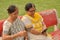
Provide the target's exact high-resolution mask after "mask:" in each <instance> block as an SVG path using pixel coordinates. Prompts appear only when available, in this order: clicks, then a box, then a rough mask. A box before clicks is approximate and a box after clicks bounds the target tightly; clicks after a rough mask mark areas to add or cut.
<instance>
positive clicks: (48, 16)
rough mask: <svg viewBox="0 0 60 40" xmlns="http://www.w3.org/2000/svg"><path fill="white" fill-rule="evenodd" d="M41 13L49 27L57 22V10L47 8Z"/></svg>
mask: <svg viewBox="0 0 60 40" xmlns="http://www.w3.org/2000/svg"><path fill="white" fill-rule="evenodd" d="M40 15H42V17H43V19H44V23H45V24H46V26H47V27H50V26H53V25H56V24H57V17H56V11H55V10H45V11H42V12H40Z"/></svg>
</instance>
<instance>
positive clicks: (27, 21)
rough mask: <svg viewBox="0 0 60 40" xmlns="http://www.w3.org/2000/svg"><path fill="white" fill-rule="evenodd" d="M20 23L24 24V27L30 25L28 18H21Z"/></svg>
mask: <svg viewBox="0 0 60 40" xmlns="http://www.w3.org/2000/svg"><path fill="white" fill-rule="evenodd" d="M22 22H23V23H24V24H25V26H26V25H31V21H30V20H29V19H28V18H26V17H23V18H22Z"/></svg>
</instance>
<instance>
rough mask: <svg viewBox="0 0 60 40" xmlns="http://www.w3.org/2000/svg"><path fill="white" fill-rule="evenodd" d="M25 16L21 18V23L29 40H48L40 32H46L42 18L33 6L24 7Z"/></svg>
mask: <svg viewBox="0 0 60 40" xmlns="http://www.w3.org/2000/svg"><path fill="white" fill-rule="evenodd" d="M25 10H26V15H24V16H23V18H22V21H23V22H24V24H25V27H26V29H27V31H28V36H29V40H45V39H46V40H48V39H49V38H47V37H46V36H45V35H42V32H43V31H44V30H46V26H45V25H44V23H43V18H42V16H41V15H40V14H38V13H37V12H35V11H36V8H35V5H34V4H32V3H27V4H26V5H25ZM41 38H42V39H41Z"/></svg>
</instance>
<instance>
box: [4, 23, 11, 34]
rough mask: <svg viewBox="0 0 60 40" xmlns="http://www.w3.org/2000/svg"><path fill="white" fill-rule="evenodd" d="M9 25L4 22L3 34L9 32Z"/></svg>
mask: <svg viewBox="0 0 60 40" xmlns="http://www.w3.org/2000/svg"><path fill="white" fill-rule="evenodd" d="M10 27H11V23H9V22H4V24H3V34H9V30H10Z"/></svg>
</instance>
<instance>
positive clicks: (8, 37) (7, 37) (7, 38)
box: [2, 31, 26, 40]
mask: <svg viewBox="0 0 60 40" xmlns="http://www.w3.org/2000/svg"><path fill="white" fill-rule="evenodd" d="M25 35H26V31H21V32H18V33H16V34H14V35H7V34H3V35H2V39H3V40H13V39H14V38H17V37H22V36H25Z"/></svg>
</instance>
